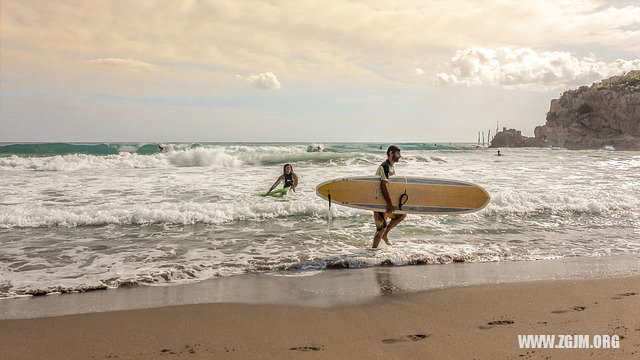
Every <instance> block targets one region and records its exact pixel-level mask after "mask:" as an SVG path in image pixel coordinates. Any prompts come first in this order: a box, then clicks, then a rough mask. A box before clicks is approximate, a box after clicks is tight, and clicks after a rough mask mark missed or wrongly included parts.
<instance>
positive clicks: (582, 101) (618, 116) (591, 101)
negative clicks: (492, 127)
mask: <svg viewBox="0 0 640 360" xmlns="http://www.w3.org/2000/svg"><path fill="white" fill-rule="evenodd" d="M534 134H535V136H534V137H533V138H528V137H525V136H522V135H521V134H520V132H519V131H517V130H515V129H509V130H507V129H506V128H503V131H501V132H499V133H498V134H496V136H495V137H494V139H493V141H492V142H491V147H524V146H537V147H542V146H552V147H563V148H567V149H600V148H603V147H613V148H615V149H616V150H640V70H635V71H630V72H628V73H627V74H625V75H621V76H614V77H611V78H608V79H605V80H603V81H601V82H598V83H594V84H593V85H591V86H581V87H579V88H578V89H575V90H569V91H565V92H564V93H563V94H562V96H561V97H560V98H559V99H553V100H551V106H550V109H549V112H548V113H547V122H546V124H545V125H543V126H537V127H536V128H535V130H534Z"/></svg>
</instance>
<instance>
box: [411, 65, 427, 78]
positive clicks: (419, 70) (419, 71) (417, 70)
mask: <svg viewBox="0 0 640 360" xmlns="http://www.w3.org/2000/svg"><path fill="white" fill-rule="evenodd" d="M413 73H414V75H415V76H417V77H420V76H422V75H424V69H423V68H421V67H417V68H415V70H414V71H413Z"/></svg>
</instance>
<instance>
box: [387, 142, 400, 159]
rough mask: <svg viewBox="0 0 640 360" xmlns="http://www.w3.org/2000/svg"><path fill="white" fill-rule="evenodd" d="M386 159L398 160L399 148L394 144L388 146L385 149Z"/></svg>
mask: <svg viewBox="0 0 640 360" xmlns="http://www.w3.org/2000/svg"><path fill="white" fill-rule="evenodd" d="M387 159H388V160H389V161H390V162H393V163H396V162H398V160H400V148H399V147H397V146H395V145H391V146H389V148H388V149H387Z"/></svg>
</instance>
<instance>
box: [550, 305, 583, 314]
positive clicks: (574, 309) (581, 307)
mask: <svg viewBox="0 0 640 360" xmlns="http://www.w3.org/2000/svg"><path fill="white" fill-rule="evenodd" d="M586 309H587V307H586V306H574V307H573V309H571V310H573V311H584V310H586ZM571 310H553V311H552V312H551V313H552V314H564V313H566V312H569V311H571Z"/></svg>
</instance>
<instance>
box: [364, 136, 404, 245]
mask: <svg viewBox="0 0 640 360" xmlns="http://www.w3.org/2000/svg"><path fill="white" fill-rule="evenodd" d="M398 160H400V148H399V147H397V146H395V145H391V146H389V148H388V149H387V160H385V161H384V162H383V163H382V164H380V166H378V171H376V176H378V177H380V192H381V193H382V197H384V200H385V202H386V203H387V210H386V211H385V212H374V213H373V219H374V220H375V223H376V234H375V235H374V237H373V245H372V247H373V248H374V249H375V248H377V247H378V244H380V240H381V239H382V240H384V243H385V244H387V245H391V243H390V242H389V239H388V238H387V236H388V235H389V231H391V229H393V228H394V227H395V226H396V225H398V224H399V223H400V222H401V221H402V220H404V218H405V217H407V215H405V214H394V213H393V203H392V202H391V198H390V197H389V189H388V188H387V184H388V183H389V177H391V176H393V175H395V174H396V171H395V169H394V167H393V165H394V164H395V163H397V162H398ZM387 219H389V220H391V221H390V222H389V223H388V224H387Z"/></svg>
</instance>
